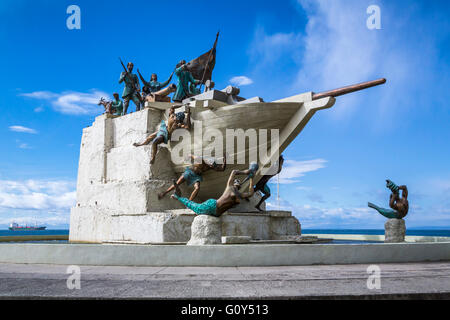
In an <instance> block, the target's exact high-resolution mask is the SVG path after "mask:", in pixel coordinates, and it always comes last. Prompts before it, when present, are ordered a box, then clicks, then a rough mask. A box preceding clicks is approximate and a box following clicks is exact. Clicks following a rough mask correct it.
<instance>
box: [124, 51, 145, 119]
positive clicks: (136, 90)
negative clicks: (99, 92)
mask: <svg viewBox="0 0 450 320" xmlns="http://www.w3.org/2000/svg"><path fill="white" fill-rule="evenodd" d="M119 59H120V58H119ZM120 63H121V64H122V67H123V69H124V71H122V73H121V74H120V78H119V83H122V82H125V87H124V88H123V93H122V98H123V103H124V104H123V107H124V109H123V114H124V115H125V114H127V110H128V105H129V104H130V100H133V102H134V104H135V105H136V111H139V110H140V109H141V103H142V102H143V101H144V100H143V99H142V96H141V94H140V91H141V87H140V85H139V79H138V77H137V75H135V74H133V73H132V72H133V67H134V65H133V62H128V64H127V67H126V68H125V65H124V64H123V62H122V60H120Z"/></svg>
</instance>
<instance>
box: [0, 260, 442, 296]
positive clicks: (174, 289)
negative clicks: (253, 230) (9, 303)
mask: <svg viewBox="0 0 450 320" xmlns="http://www.w3.org/2000/svg"><path fill="white" fill-rule="evenodd" d="M368 266H369V265H334V266H287V267H117V266H116V267H108V266H81V267H80V270H81V275H80V279H81V280H80V283H81V289H80V290H77V289H73V290H69V289H68V288H67V279H68V277H69V275H70V274H67V273H66V271H67V266H61V265H43V264H8V263H4V264H0V299H1V298H3V299H5V298H6V299H10V298H37V299H42V298H44V299H46V298H50V299H51V298H69V299H72V298H75V299H79V298H100V299H108V298H115V299H117V298H119V299H130V298H138V299H142V298H147V299H161V298H162V299H197V298H200V299H204V298H214V299H242V298H246V299H266V298H272V299H304V298H338V299H339V298H341V299H342V298H345V299H348V298H364V299H376V298H421V299H429V298H440V299H450V263H406V264H379V265H378V266H379V267H380V269H381V289H380V290H369V289H368V288H367V279H368V277H369V274H368V273H367V267H368Z"/></svg>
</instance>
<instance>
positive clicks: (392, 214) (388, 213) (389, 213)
mask: <svg viewBox="0 0 450 320" xmlns="http://www.w3.org/2000/svg"><path fill="white" fill-rule="evenodd" d="M367 205H368V206H369V208H372V209H375V210H377V211H378V212H379V213H380V214H381V215H382V216H384V217H386V218H388V219H399V214H398V212H397V211H394V210H391V209H385V208H380V207H379V206H377V205H374V204H373V203H370V202H369V203H368V204H367Z"/></svg>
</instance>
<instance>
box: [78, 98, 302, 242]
mask: <svg viewBox="0 0 450 320" xmlns="http://www.w3.org/2000/svg"><path fill="white" fill-rule="evenodd" d="M154 106H155V108H146V109H144V110H142V111H139V112H135V113H131V114H127V115H125V116H121V117H115V116H110V115H106V114H104V115H101V116H98V117H97V118H96V119H95V122H94V123H93V124H92V126H90V127H87V128H85V129H84V130H83V135H82V140H81V147H80V160H79V168H78V181H77V202H76V206H75V207H74V208H72V209H71V216H70V235H69V240H70V241H71V242H87V243H101V242H108V241H130V242H138V243H161V242H187V241H189V239H190V236H191V224H192V221H193V219H194V218H195V214H194V213H193V212H192V211H191V210H188V209H186V208H184V207H183V206H182V204H180V203H179V202H178V201H175V200H173V199H171V198H170V197H165V198H163V199H161V200H159V199H158V196H157V195H158V193H160V192H161V191H164V190H165V189H167V188H168V187H169V186H170V185H171V184H172V180H173V179H176V178H178V176H179V172H180V169H179V168H178V167H177V166H174V165H172V162H171V156H170V151H171V147H172V146H171V142H170V141H169V143H168V144H162V145H160V146H159V151H158V156H157V157H156V160H155V162H154V164H150V154H151V146H144V147H139V148H137V147H134V146H133V143H134V142H136V141H142V140H144V139H145V138H146V137H147V135H148V134H149V133H151V132H154V131H155V130H156V128H157V127H158V125H159V124H160V122H161V120H162V119H165V117H166V115H167V113H166V109H168V108H169V107H170V106H171V104H168V103H159V104H156V105H154ZM156 107H157V108H156ZM242 166H243V165H241V167H242ZM244 166H245V165H244ZM230 167H233V166H230ZM234 167H237V165H235V166H234ZM231 170H232V169H229V170H227V171H231ZM213 174H215V175H219V174H222V175H224V176H228V173H227V172H226V173H220V172H214V173H213ZM206 179H207V178H205V180H206ZM180 188H181V190H182V192H183V194H185V195H188V194H190V192H191V191H192V188H191V187H187V186H186V185H181V186H180ZM223 188H224V185H222V186H220V185H218V186H217V188H216V190H214V189H211V187H208V188H206V187H205V188H203V189H201V191H200V193H199V195H198V200H197V199H196V201H203V200H207V199H208V198H207V197H208V196H209V195H210V194H211V193H212V192H213V195H215V194H214V192H215V193H218V192H220V191H222V190H223ZM260 198H261V196H260V195H259V194H255V196H254V198H253V199H251V201H250V202H247V201H243V202H242V204H241V205H240V206H237V207H235V208H233V209H231V210H229V212H227V213H226V214H224V215H223V217H222V219H221V221H222V222H221V223H222V235H224V236H251V237H252V238H253V239H262V240H270V239H278V236H279V235H298V234H300V223H299V222H298V220H297V219H296V218H295V217H293V216H292V215H291V213H290V212H264V213H257V212H256V211H257V210H256V209H255V208H254V205H255V204H256V203H257V202H258V201H259V199H260ZM262 208H263V209H265V206H264V205H263V206H262Z"/></svg>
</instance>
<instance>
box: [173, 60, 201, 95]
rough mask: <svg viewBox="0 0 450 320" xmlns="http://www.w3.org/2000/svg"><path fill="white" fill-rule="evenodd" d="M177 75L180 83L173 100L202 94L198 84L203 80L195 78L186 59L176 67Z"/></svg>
mask: <svg viewBox="0 0 450 320" xmlns="http://www.w3.org/2000/svg"><path fill="white" fill-rule="evenodd" d="M175 75H176V76H177V77H178V85H177V89H176V91H175V93H174V95H173V97H172V100H173V101H176V102H181V101H183V99H186V98H189V97H192V96H195V95H197V94H200V89H198V88H197V87H196V86H197V85H198V84H200V83H201V81H200V80H196V79H194V77H193V76H192V74H191V72H190V71H189V69H188V67H187V65H186V61H185V60H181V61H180V62H179V63H178V64H177V66H176V68H175Z"/></svg>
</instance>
